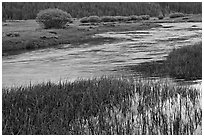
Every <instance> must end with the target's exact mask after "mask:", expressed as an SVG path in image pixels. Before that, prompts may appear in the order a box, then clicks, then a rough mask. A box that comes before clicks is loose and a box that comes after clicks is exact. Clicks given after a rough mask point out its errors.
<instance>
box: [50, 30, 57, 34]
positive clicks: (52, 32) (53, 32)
mask: <svg viewBox="0 0 204 137" xmlns="http://www.w3.org/2000/svg"><path fill="white" fill-rule="evenodd" d="M49 33H51V34H57V32H55V31H49Z"/></svg>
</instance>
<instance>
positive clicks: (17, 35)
mask: <svg viewBox="0 0 204 137" xmlns="http://www.w3.org/2000/svg"><path fill="white" fill-rule="evenodd" d="M6 36H8V37H19V36H20V34H19V33H18V32H9V33H6Z"/></svg>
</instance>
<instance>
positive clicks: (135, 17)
mask: <svg viewBox="0 0 204 137" xmlns="http://www.w3.org/2000/svg"><path fill="white" fill-rule="evenodd" d="M130 18H131V20H142V17H141V16H137V15H132V16H130Z"/></svg>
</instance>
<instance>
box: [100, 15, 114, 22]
mask: <svg viewBox="0 0 204 137" xmlns="http://www.w3.org/2000/svg"><path fill="white" fill-rule="evenodd" d="M101 21H102V22H115V21H117V19H116V18H115V17H113V16H103V17H101Z"/></svg>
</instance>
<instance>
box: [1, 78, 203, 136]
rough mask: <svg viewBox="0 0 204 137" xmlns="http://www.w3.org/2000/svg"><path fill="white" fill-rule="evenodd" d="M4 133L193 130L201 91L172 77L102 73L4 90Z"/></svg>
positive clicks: (198, 118) (199, 114)
mask: <svg viewBox="0 0 204 137" xmlns="http://www.w3.org/2000/svg"><path fill="white" fill-rule="evenodd" d="M2 99H3V100H2V122H3V123H2V124H3V125H2V133H3V134H58V135H61V134H93V135H94V134H96V135H97V134H106V135H112V134H123V135H124V134H137V135H142V134H143V135H144V134H149V135H154V134H156V135H158V134H163V135H168V134H169V135H170V134H171V135H172V134H176V135H178V134H182V135H185V134H186V135H187V134H194V133H195V130H196V129H197V128H198V127H199V126H201V119H202V109H201V102H200V101H201V93H200V91H199V90H195V89H193V88H190V87H178V86H175V85H170V84H169V83H168V81H166V82H164V81H151V80H142V79H135V80H133V79H125V78H113V77H101V78H98V79H88V80H78V81H75V82H59V83H58V84H54V83H51V82H47V83H42V84H38V85H30V86H28V87H16V88H11V89H6V88H5V89H3V92H2Z"/></svg>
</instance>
